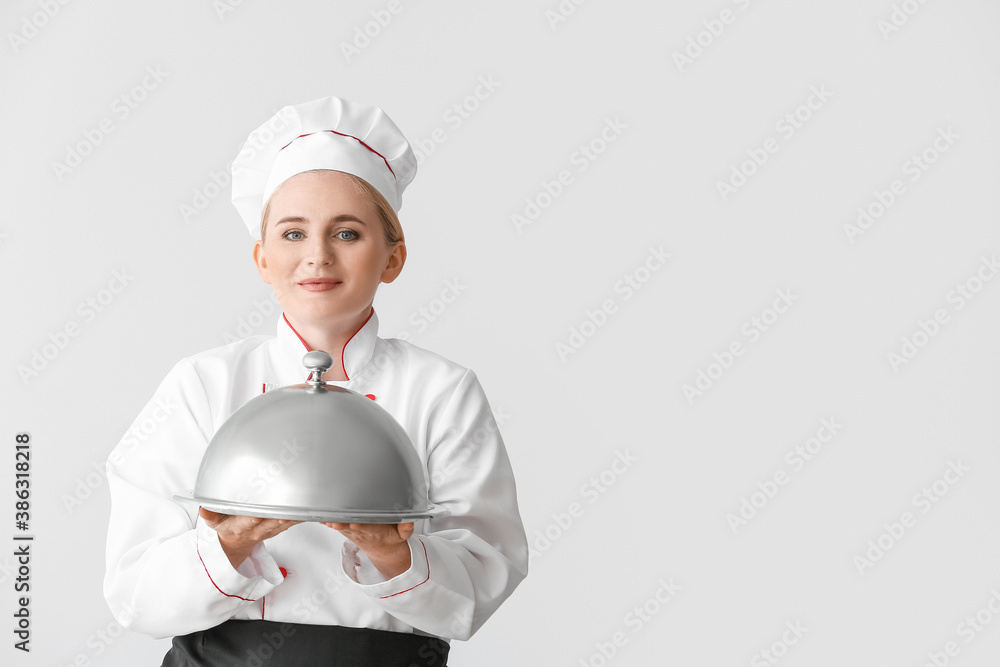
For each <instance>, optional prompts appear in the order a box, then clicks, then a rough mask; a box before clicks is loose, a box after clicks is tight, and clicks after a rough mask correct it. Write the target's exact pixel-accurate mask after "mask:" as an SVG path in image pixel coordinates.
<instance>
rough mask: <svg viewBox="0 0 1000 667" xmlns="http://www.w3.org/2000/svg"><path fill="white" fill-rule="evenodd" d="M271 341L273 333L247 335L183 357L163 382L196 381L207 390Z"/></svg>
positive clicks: (234, 371)
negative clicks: (269, 334)
mask: <svg viewBox="0 0 1000 667" xmlns="http://www.w3.org/2000/svg"><path fill="white" fill-rule="evenodd" d="M273 340H274V336H263V335H260V336H250V337H248V338H243V339H241V340H237V341H233V342H231V343H227V344H225V345H219V346H218V347H213V348H210V349H208V350H203V351H202V352H197V353H195V354H192V355H189V356H186V357H183V358H181V359H180V360H179V361H178V362H177V363H176V364H174V367H173V368H172V369H171V370H170V373H169V374H168V375H167V378H166V380H165V382H170V381H171V380H173V381H175V382H182V383H185V384H190V383H192V382H195V383H198V384H201V385H202V387H203V388H206V389H207V388H208V387H209V386H210V385H214V384H216V383H217V382H218V381H222V382H226V381H227V380H228V378H231V377H232V376H233V375H235V374H236V373H238V372H239V369H240V368H242V367H243V366H244V365H245V364H247V363H248V362H250V361H251V360H253V359H255V358H256V357H257V356H259V355H260V354H261V353H263V352H264V351H265V350H266V349H267V347H268V344H269V343H270V342H271V341H273Z"/></svg>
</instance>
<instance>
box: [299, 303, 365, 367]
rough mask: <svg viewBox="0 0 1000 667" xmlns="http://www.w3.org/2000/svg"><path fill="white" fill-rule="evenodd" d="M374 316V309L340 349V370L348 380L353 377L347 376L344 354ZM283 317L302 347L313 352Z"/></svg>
mask: <svg viewBox="0 0 1000 667" xmlns="http://www.w3.org/2000/svg"><path fill="white" fill-rule="evenodd" d="M374 314H375V309H374V308H372V310H371V312H370V313H368V317H367V318H365V321H364V322H362V323H361V326H360V327H358V330H357V331H355V332H354V333H352V334H351V337H350V338H348V339H347V342H346V343H344V347H342V348H341V349H340V368H341V369H343V371H344V377H345V378H347V379H348V380H350V379H351V376H350V375H348V374H347V366H345V365H344V352H346V351H347V344H348V343H350V342H351V341H352V340H354V337H355V336H357V335H358V334H359V333H361V330H362V329H364V328H365V325H366V324H368V320H370V319H371V318H372V315H374ZM281 316H282V317H283V318H284V319H285V324H287V325H288V328H289V329H291V330H292V333H294V334H295V335H296V336H298V339H299V341H301V342H302V345H303V346H304V347H305V348H306V352H312V348H311V347H309V343H307V342H306V341H305V339H303V338H302V336H299V332H298V331H296V330H295V327H293V326H292V323H291V322H289V321H288V318H287V317H285V314H284V313H282V314H281ZM307 379H308V378H307Z"/></svg>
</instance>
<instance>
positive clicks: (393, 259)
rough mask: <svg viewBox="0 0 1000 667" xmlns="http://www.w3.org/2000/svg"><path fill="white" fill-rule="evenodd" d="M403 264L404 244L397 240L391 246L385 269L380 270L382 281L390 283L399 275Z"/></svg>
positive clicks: (404, 262)
mask: <svg viewBox="0 0 1000 667" xmlns="http://www.w3.org/2000/svg"><path fill="white" fill-rule="evenodd" d="M403 264H406V244H405V243H403V242H402V241H399V242H397V243H396V245H395V246H393V248H392V253H391V254H390V255H389V258H388V259H387V260H386V263H385V269H383V270H382V279H381V280H382V282H384V283H391V282H392V281H393V280H395V279H396V278H397V277H399V272H400V271H402V270H403Z"/></svg>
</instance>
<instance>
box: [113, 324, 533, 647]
mask: <svg viewBox="0 0 1000 667" xmlns="http://www.w3.org/2000/svg"><path fill="white" fill-rule="evenodd" d="M377 334H378V318H377V316H376V315H375V313H374V310H373V311H372V313H371V315H370V316H369V319H368V321H367V322H366V323H365V324H364V325H363V326H362V328H361V329H360V330H359V331H358V332H357V333H356V334H355V335H354V336H353V337H352V338H351V339H350V340H349V341H348V342H347V344H346V345H345V346H344V349H343V350H331V351H330V353H331V356H332V357H333V359H334V363H335V364H342V365H343V366H342V367H343V369H344V372H345V374H346V375H347V377H348V378H349V379H348V380H347V381H341V382H331V383H330V384H335V385H338V386H342V387H346V388H348V389H351V390H353V391H356V392H359V393H361V394H365V395H367V396H368V397H369V398H371V399H373V400H374V401H375V402H377V403H378V404H379V405H380V406H381V407H383V408H385V409H386V410H387V411H388V412H389V413H390V414H391V415H392V416H393V417H395V418H396V420H397V421H398V422H399V423H400V424H401V425H402V427H403V429H404V430H405V431H406V433H407V435H409V437H410V440H411V441H412V442H413V446H414V448H415V449H416V451H417V454H418V455H419V456H420V460H421V461H422V462H423V465H424V469H425V472H426V474H427V479H428V495H429V499H430V501H431V502H433V503H438V504H441V505H443V506H445V507H447V508H448V509H450V510H451V516H450V517H446V518H441V519H434V520H418V521H416V522H415V524H416V525H415V529H414V533H413V536H412V537H411V538H410V539H409V540H408V544H409V547H410V558H411V565H410V568H409V569H408V570H407V571H406V572H403V573H402V574H400V575H398V576H396V577H393V578H392V579H389V580H385V578H384V577H383V576H382V575H381V574H380V573H379V572H378V570H376V569H375V568H374V566H373V565H372V564H371V562H370V561H369V560H368V559H367V557H366V556H365V555H364V553H363V552H360V551H359V550H358V549H357V547H356V546H354V545H353V543H351V542H350V541H349V540H346V538H344V537H343V535H342V534H341V533H340V532H339V531H337V530H334V529H332V528H329V527H327V526H324V525H322V524H320V523H301V524H298V525H295V526H292V527H291V528H289V529H288V530H286V531H284V532H283V533H280V534H279V535H276V536H275V537H272V538H270V539H268V540H265V541H264V542H261V543H260V544H258V545H257V546H256V547H255V548H254V550H253V552H252V553H251V554H250V557H249V558H247V560H246V561H244V562H243V563H242V564H241V565H240V567H239V568H238V569H233V567H232V565H231V564H230V562H229V559H228V557H227V556H226V554H225V552H224V551H223V550H222V546H221V545H220V543H219V539H218V534H217V533H216V532H215V531H214V530H213V529H212V528H210V527H208V525H207V524H205V522H204V520H202V519H201V518H200V517H198V514H197V507H196V506H194V505H185V504H181V503H179V502H177V501H174V500H171V495H172V494H174V493H178V492H180V493H184V492H190V490H191V489H193V488H194V486H195V479H196V477H197V473H198V467H199V465H200V463H201V459H202V455H203V453H204V451H205V448H206V447H207V446H208V442H209V440H211V438H212V436H213V435H214V434H215V432H216V431H217V430H218V429H219V427H220V426H221V425H222V423H223V422H224V421H225V420H226V419H227V418H228V417H229V416H230V415H231V414H232V413H233V412H235V411H236V410H237V409H238V408H239V407H240V406H242V405H243V404H244V403H246V402H247V401H248V400H250V399H251V398H253V397H254V396H257V395H259V394H260V393H261V392H262V391H265V390H268V389H272V388H277V387H281V386H286V385H292V384H301V383H302V382H304V381H305V380H306V378H307V376H308V374H309V373H308V371H307V370H306V369H305V368H304V367H303V365H302V356H303V355H304V354H305V352H307V351H308V346H307V345H306V344H305V341H303V340H302V338H301V337H300V336H299V335H298V333H297V332H296V331H295V330H294V329H293V328H292V327H291V325H290V324H289V322H288V320H287V319H286V318H285V317H284V315H282V317H281V318H279V321H278V331H277V336H276V337H274V338H272V337H269V336H254V337H251V338H247V339H244V340H241V341H237V342H234V343H231V344H229V345H225V346H222V347H218V348H215V349H213V350H208V351H206V352H202V353H201V354H196V355H194V356H192V357H188V358H186V359H183V360H181V361H180V362H179V363H178V364H177V365H176V366H174V367H173V369H172V370H171V371H170V373H169V374H168V375H167V377H166V378H165V379H164V380H163V382H162V383H161V384H160V386H159V388H158V389H157V390H156V393H155V394H154V395H153V397H152V399H151V400H150V401H149V403H148V404H147V405H146V407H145V408H144V409H143V411H142V412H141V413H140V414H139V416H138V417H137V418H136V420H135V422H134V423H133V424H132V427H131V428H130V429H129V431H128V432H127V433H126V435H125V436H124V437H123V438H122V440H121V442H120V443H119V444H118V446H117V447H116V448H115V449H114V450H113V451H112V453H111V455H110V456H109V458H108V464H107V471H108V483H109V487H110V491H111V521H110V526H109V529H108V547H107V572H106V575H105V580H104V594H105V598H106V599H107V601H108V604H109V606H110V607H111V609H112V612H113V613H114V615H115V618H116V619H117V620H118V621H119V622H120V623H121V624H122V625H123V626H124V627H127V628H130V629H132V630H135V631H138V632H141V633H144V634H148V635H151V636H153V637H157V638H159V637H168V636H174V635H184V634H188V633H191V632H195V631H198V630H205V629H207V628H210V627H214V626H216V625H218V624H219V623H222V622H223V621H226V620H228V619H266V620H271V621H278V622H292V623H309V624H318V625H341V626H348V627H367V628H372V629H377V630H390V631H395V632H418V633H422V634H429V635H434V636H437V637H441V638H444V639H468V638H469V637H470V636H472V634H473V633H474V632H475V631H476V630H477V629H479V627H480V626H481V625H482V624H483V623H484V622H485V621H486V619H487V618H489V617H490V615H492V614H493V612H494V611H496V609H497V607H499V605H500V604H501V603H502V602H503V601H504V600H505V599H506V598H507V597H508V596H509V595H510V594H511V592H512V591H513V590H514V588H515V587H516V586H517V585H518V583H520V581H521V580H522V579H523V578H524V577H525V575H526V574H527V568H528V559H527V554H528V549H527V541H526V539H525V534H524V528H523V526H522V524H521V519H520V515H519V513H518V507H517V498H516V494H515V488H514V477H513V473H512V471H511V466H510V461H509V460H508V457H507V452H506V449H505V448H504V444H503V440H502V438H501V437H500V433H499V429H498V427H497V424H496V421H495V419H494V417H493V414H492V412H491V410H490V406H489V403H488V402H487V400H486V395H485V394H484V392H483V389H482V387H481V386H480V384H479V381H478V379H477V378H476V376H475V374H474V373H473V372H472V371H471V370H468V369H466V368H463V367H461V366H459V365H458V364H455V363H453V362H451V361H448V360H447V359H444V358H442V357H440V356H438V355H437V354H434V353H432V352H429V351H427V350H424V349H421V348H419V347H416V346H414V345H411V344H410V343H407V342H404V341H401V340H398V339H383V338H379V337H378V335H377ZM262 472H263V471H262ZM263 474H266V473H263Z"/></svg>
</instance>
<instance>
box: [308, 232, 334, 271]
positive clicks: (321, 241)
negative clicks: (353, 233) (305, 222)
mask: <svg viewBox="0 0 1000 667" xmlns="http://www.w3.org/2000/svg"><path fill="white" fill-rule="evenodd" d="M306 258H307V260H306V261H307V262H308V263H309V264H314V265H316V266H329V265H331V264H333V261H334V259H335V257H334V248H333V244H332V243H330V242H329V240H328V239H326V238H324V237H322V236H319V235H317V236H314V237H313V238H311V239H310V240H309V252H308V254H307V255H306Z"/></svg>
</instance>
